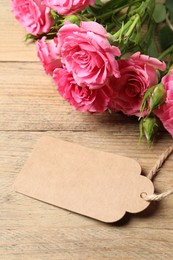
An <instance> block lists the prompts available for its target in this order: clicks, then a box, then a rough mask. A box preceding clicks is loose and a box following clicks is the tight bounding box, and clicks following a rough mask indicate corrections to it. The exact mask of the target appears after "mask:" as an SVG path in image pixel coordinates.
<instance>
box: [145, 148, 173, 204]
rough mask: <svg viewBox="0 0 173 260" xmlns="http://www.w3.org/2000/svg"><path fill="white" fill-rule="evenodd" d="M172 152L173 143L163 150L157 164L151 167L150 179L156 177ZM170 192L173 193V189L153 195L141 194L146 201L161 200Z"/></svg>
mask: <svg viewBox="0 0 173 260" xmlns="http://www.w3.org/2000/svg"><path fill="white" fill-rule="evenodd" d="M172 153H173V145H171V146H170V147H169V148H168V149H167V150H166V151H165V152H163V153H162V154H161V156H160V157H159V159H158V160H157V161H156V164H155V165H154V167H153V168H152V169H151V171H150V172H149V174H148V175H147V177H148V178H149V179H150V180H152V179H153V177H155V176H156V175H157V173H158V172H159V170H160V168H161V167H162V165H163V164H164V162H165V161H166V160H167V159H168V157H169V156H170V155H171V154H172ZM170 194H173V190H169V191H166V192H163V193H161V194H152V195H148V194H146V193H142V194H141V196H142V198H143V199H144V200H146V201H160V200H162V199H164V198H166V197H167V196H169V195H170Z"/></svg>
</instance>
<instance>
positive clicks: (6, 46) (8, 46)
mask: <svg viewBox="0 0 173 260" xmlns="http://www.w3.org/2000/svg"><path fill="white" fill-rule="evenodd" d="M0 10H1V19H0V29H1V37H0V61H38V59H37V55H36V50H35V45H34V44H28V43H26V42H25V34H26V30H25V29H24V28H23V27H22V26H21V25H20V24H19V23H18V21H16V19H15V17H14V15H13V13H12V11H11V8H10V0H1V1H0Z"/></svg>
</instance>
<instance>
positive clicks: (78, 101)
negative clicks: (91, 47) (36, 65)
mask: <svg viewBox="0 0 173 260" xmlns="http://www.w3.org/2000/svg"><path fill="white" fill-rule="evenodd" d="M53 79H54V81H55V84H56V85H57V89H58V91H59V93H60V94H61V95H62V96H63V97H64V99H65V100H66V101H68V102H69V103H70V105H72V106H73V108H74V109H76V110H80V111H82V112H86V111H88V112H104V111H105V110H106V109H107V108H108V103H109V101H110V96H111V95H112V89H111V88H110V87H109V85H105V86H103V87H102V88H99V89H89V88H88V87H87V86H85V87H80V86H79V85H77V84H76V82H75V80H74V78H73V76H72V74H71V73H69V72H68V71H67V70H66V69H65V68H64V69H56V70H54V72H53Z"/></svg>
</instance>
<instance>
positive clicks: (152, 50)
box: [147, 38, 159, 58]
mask: <svg viewBox="0 0 173 260" xmlns="http://www.w3.org/2000/svg"><path fill="white" fill-rule="evenodd" d="M147 54H148V55H149V56H151V57H155V58H157V57H158V55H159V52H158V49H157V46H156V43H155V41H154V38H151V39H150V43H149V46H148V52H147Z"/></svg>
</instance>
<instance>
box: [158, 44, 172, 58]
mask: <svg viewBox="0 0 173 260" xmlns="http://www.w3.org/2000/svg"><path fill="white" fill-rule="evenodd" d="M172 52H173V44H172V45H171V46H170V47H169V48H168V49H166V50H165V51H164V52H163V53H162V54H161V55H160V56H159V57H158V59H159V60H163V58H165V57H166V56H167V55H168V54H170V53H172Z"/></svg>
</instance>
